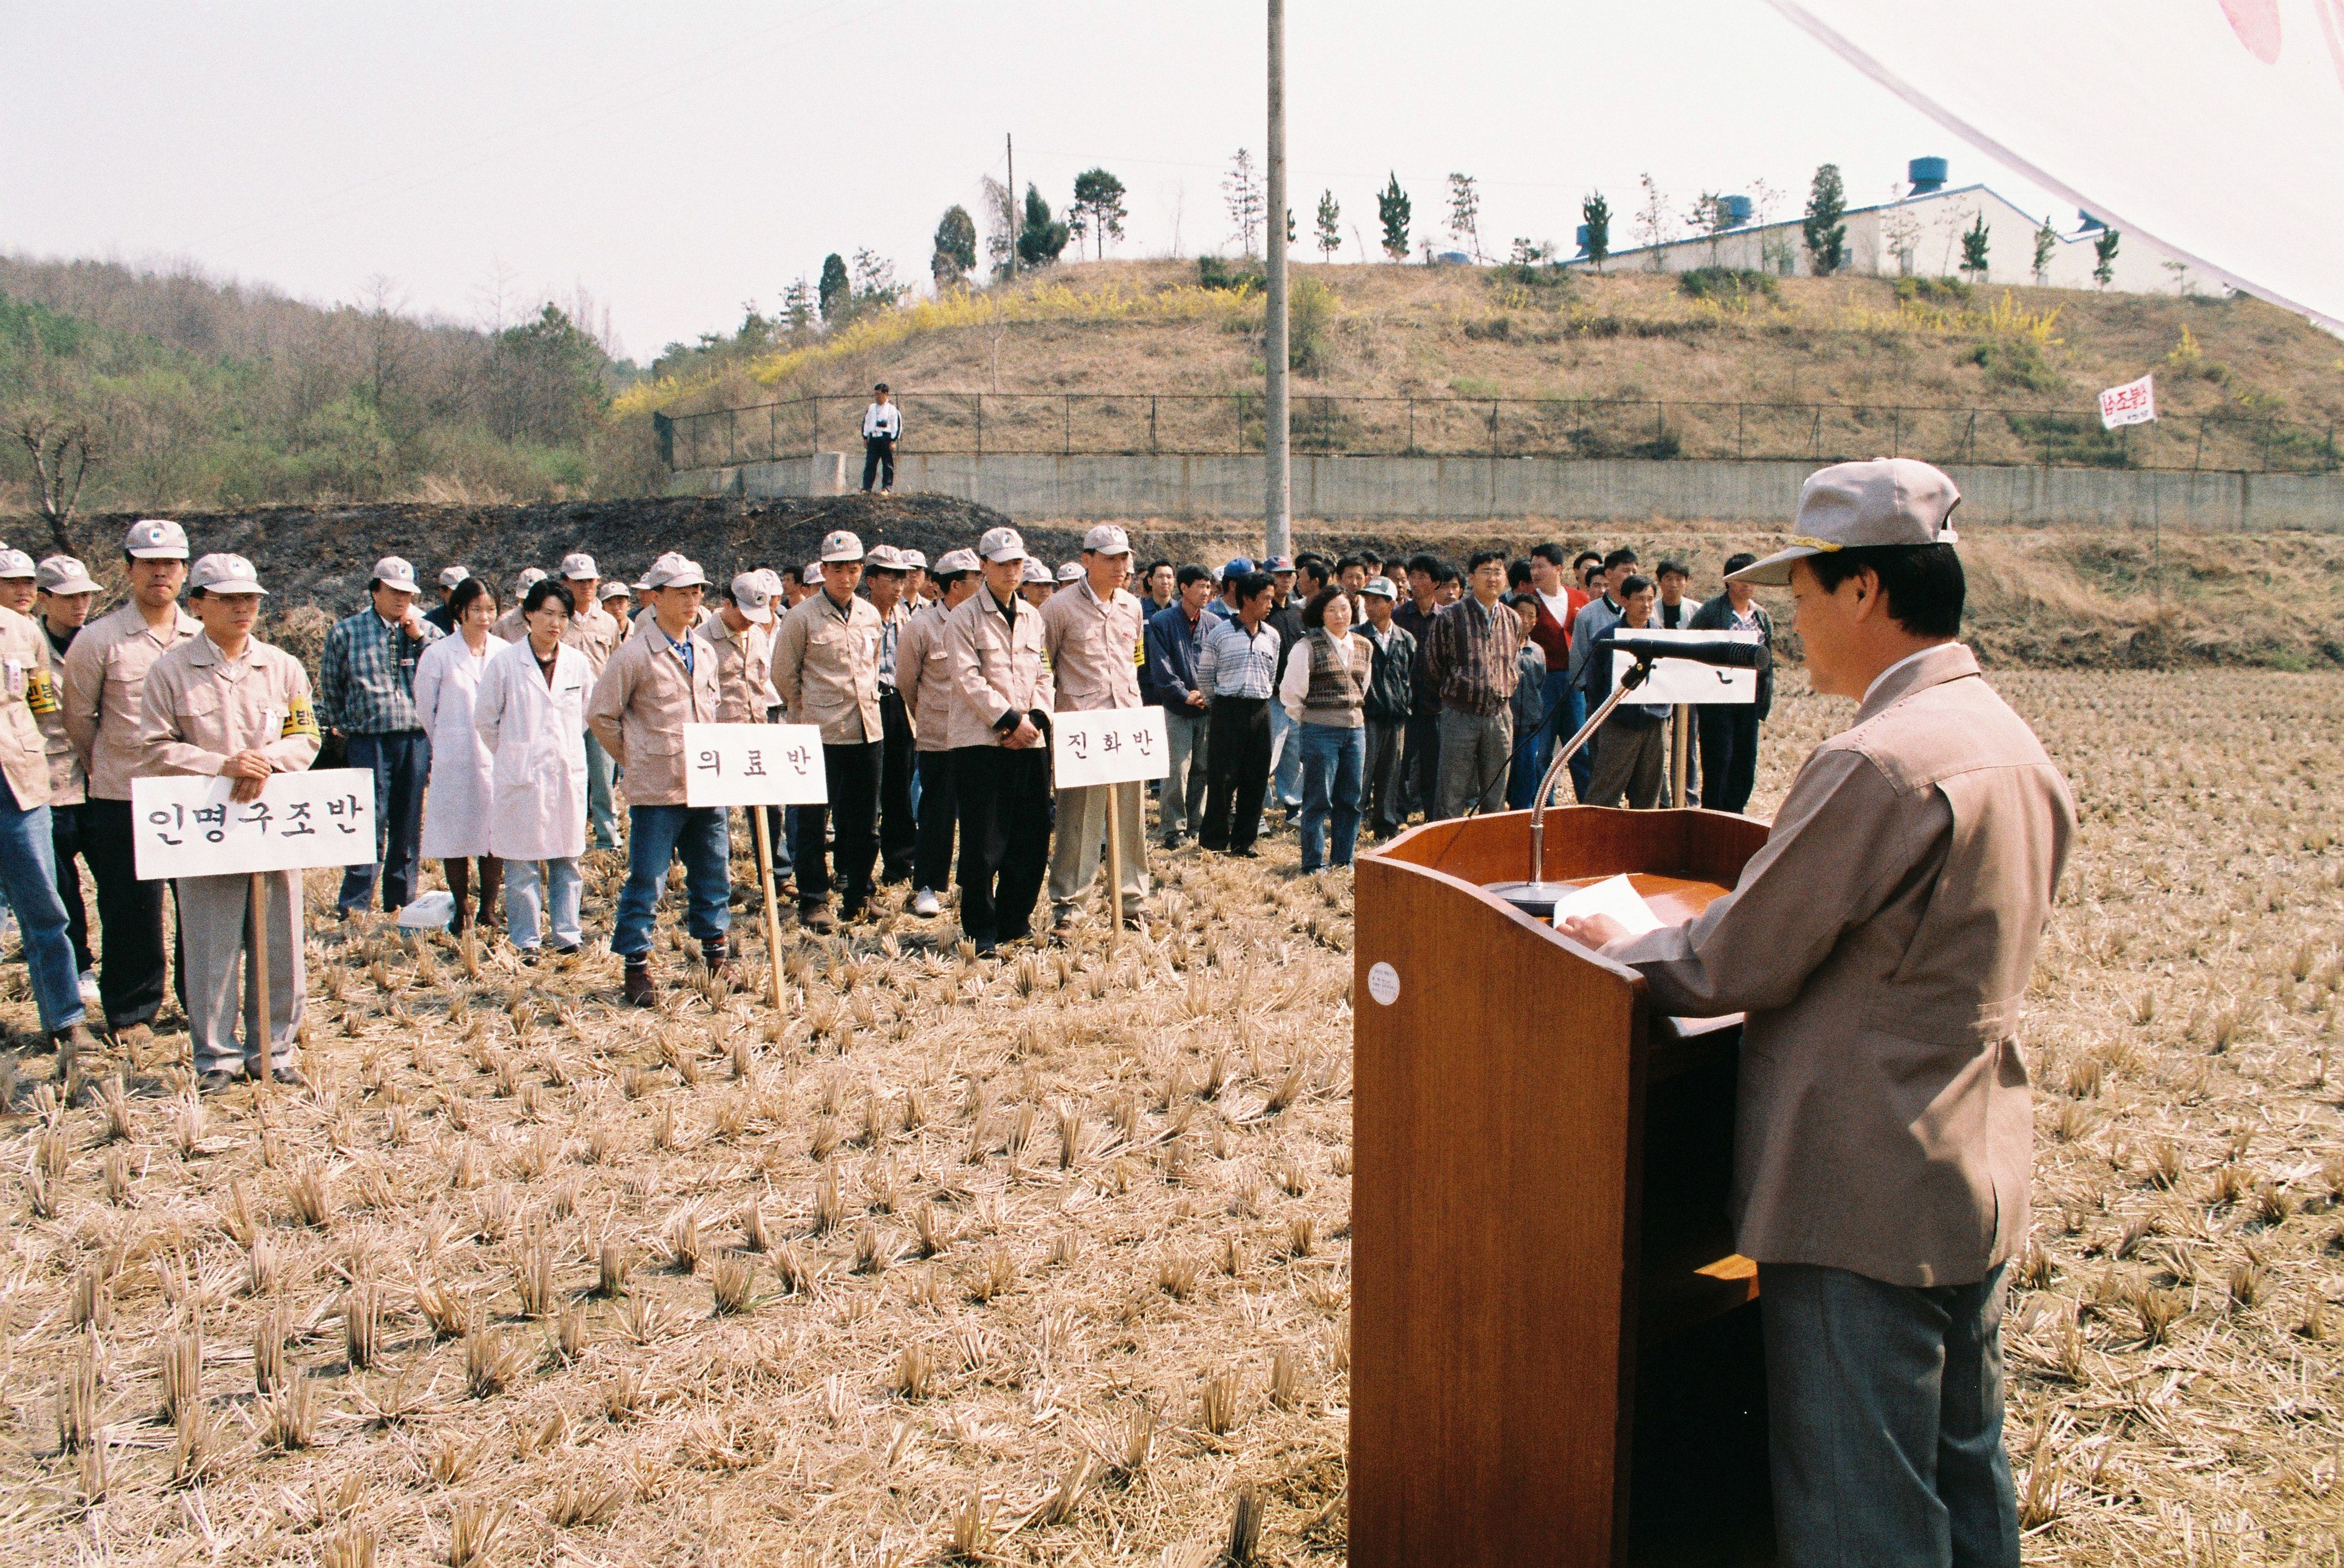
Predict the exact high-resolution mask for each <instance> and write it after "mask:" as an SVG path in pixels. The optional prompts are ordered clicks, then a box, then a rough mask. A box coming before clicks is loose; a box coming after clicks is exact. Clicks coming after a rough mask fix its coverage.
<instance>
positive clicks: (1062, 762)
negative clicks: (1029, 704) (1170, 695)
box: [1050, 707, 1172, 789]
mask: <svg viewBox="0 0 2344 1568" xmlns="http://www.w3.org/2000/svg"><path fill="white" fill-rule="evenodd" d="M1171 755H1172V748H1171V743H1170V740H1169V738H1168V736H1167V734H1166V733H1165V729H1164V710H1163V709H1161V708H1157V707H1147V708H1093V709H1088V710H1086V711H1084V712H1082V713H1052V714H1051V715H1050V758H1051V763H1052V766H1053V770H1054V774H1055V776H1056V780H1057V784H1058V787H1059V788H1060V789H1080V788H1082V787H1084V786H1085V785H1087V784H1128V783H1130V782H1132V781H1133V780H1136V779H1160V778H1165V777H1167V776H1169V775H1170V774H1171V772H1172V762H1171Z"/></svg>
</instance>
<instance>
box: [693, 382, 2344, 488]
mask: <svg viewBox="0 0 2344 1568" xmlns="http://www.w3.org/2000/svg"><path fill="white" fill-rule="evenodd" d="M897 401H898V402H900V403H901V404H902V405H903V409H904V436H903V440H901V442H899V443H898V445H897V447H896V450H897V451H898V452H899V453H904V454H914V453H923V454H936V455H945V454H950V455H956V456H965V455H974V456H986V455H992V454H996V453H998V454H1012V453H1014V454H1030V455H1056V456H1072V455H1075V454H1078V453H1079V454H1086V455H1101V456H1106V455H1116V456H1133V455H1139V454H1147V455H1166V456H1176V457H1229V456H1243V455H1246V454H1248V453H1258V452H1259V451H1260V450H1262V441H1263V420H1262V411H1263V400H1262V398H1261V395H1260V394H1259V393H1258V392H1228V393H1196V392H1177V393H1176V392H910V393H906V394H904V396H902V397H901V398H899V399H898V400H897ZM864 403H865V400H864V399H863V398H860V397H809V398H793V399H789V400H783V401H777V402H771V403H756V404H751V405H748V406H746V407H743V408H733V409H717V410H710V411H707V412H702V413H692V414H675V415H667V414H654V415H653V416H652V420H653V423H654V427H655V429H656V430H657V432H658V436H659V440H660V450H661V455H662V457H663V458H664V459H665V460H666V461H667V465H668V467H669V468H670V469H703V468H717V467H731V466H733V465H735V464H740V463H753V462H770V461H774V460H781V459H784V458H795V457H803V456H806V455H809V454H811V453H813V452H817V451H823V450H829V451H852V450H855V449H857V448H858V447H860V445H861V444H862V419H863V410H864ZM1290 430H1291V439H1292V445H1293V450H1295V451H1296V452H1297V453H1303V454H1325V455H1336V456H1346V457H1497V458H1521V457H1548V458H1643V459H1650V460H1673V459H1687V460H1693V459H1699V460H1720V459H1736V460H1765V459H1774V460H1788V461H1800V462H1815V463H1824V462H1838V461H1844V460H1851V459H1861V458H1873V457H1880V456H1891V457H1911V458H1922V459H1925V460H1928V461H1930V462H1935V463H1940V464H1955V463H1985V464H1998V465H2005V466H2026V467H2038V466H2048V467H2054V468H2110V469H2164V470H2218V471H2225V472H2228V471H2238V470H2246V471H2250V472H2266V473H2319V472H2329V471H2333V470H2335V469H2336V468H2337V467H2338V466H2339V462H2338V454H2337V448H2336V432H2335V428H2334V427H2333V426H2314V425H2309V424H2305V423H2303V422H2301V421H2299V420H2282V419H2278V418H2275V417H2263V416H2258V415H2253V414H2247V413H2237V414H2205V415H2196V414H2193V415H2187V416H2183V417H2179V418H2172V419H2165V420H2158V421H2157V422H2156V423H2154V424H2147V425H2131V426H2126V427H2123V428H2120V429H2117V430H2103V429H2102V428H2101V426H2100V420H2099V415H2098V413H2097V412H2096V410H2087V411H2085V412H2081V413H2078V412H2076V411H2073V410H2063V409H2013V408H1985V407H1978V408H1943V407H1937V408H1932V407H1922V406H1899V405H1891V406H1887V407H1881V406H1876V405H1868V404H1857V403H1801V402H1759V401H1738V402H1703V401H1690V402H1689V401H1680V400H1672V399H1643V398H1629V399H1575V398H1573V399H1565V398H1488V399H1482V398H1453V397H1444V398H1370V397H1298V398H1296V399H1295V400H1293V410H1292V419H1291V424H1290Z"/></svg>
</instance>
